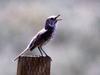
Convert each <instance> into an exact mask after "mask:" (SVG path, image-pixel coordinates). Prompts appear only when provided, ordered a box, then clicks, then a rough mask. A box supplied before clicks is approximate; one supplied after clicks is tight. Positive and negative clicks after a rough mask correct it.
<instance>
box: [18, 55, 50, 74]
mask: <svg viewBox="0 0 100 75" xmlns="http://www.w3.org/2000/svg"><path fill="white" fill-rule="evenodd" d="M50 65H51V58H50V57H48V56H46V57H27V56H21V57H19V59H18V66H17V75H50Z"/></svg>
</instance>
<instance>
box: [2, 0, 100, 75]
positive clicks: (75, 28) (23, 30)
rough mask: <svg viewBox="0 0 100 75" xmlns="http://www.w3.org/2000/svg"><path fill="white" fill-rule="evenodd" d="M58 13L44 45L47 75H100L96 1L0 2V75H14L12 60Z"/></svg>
mask: <svg viewBox="0 0 100 75" xmlns="http://www.w3.org/2000/svg"><path fill="white" fill-rule="evenodd" d="M58 14H61V17H60V18H62V19H63V20H62V21H60V22H59V23H58V24H57V28H56V32H55V36H54V39H53V40H52V41H51V42H50V43H48V44H47V45H46V46H44V49H45V51H46V52H47V53H48V55H49V56H51V57H52V60H53V61H52V67H51V75H100V0H0V75H16V69H17V62H12V60H13V58H14V57H15V56H16V55H18V54H19V53H20V52H22V51H23V50H24V49H25V48H26V46H27V45H28V43H29V41H30V40H31V38H32V37H33V36H34V35H35V34H36V33H37V32H38V31H39V30H40V29H42V28H43V27H44V24H45V20H46V18H47V17H48V16H51V15H58ZM36 51H37V50H36Z"/></svg>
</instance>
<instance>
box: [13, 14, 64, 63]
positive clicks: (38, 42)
mask: <svg viewBox="0 0 100 75" xmlns="http://www.w3.org/2000/svg"><path fill="white" fill-rule="evenodd" d="M59 16H60V14H58V15H57V16H49V17H48V18H47V19H46V22H45V26H44V28H43V29H41V30H40V31H39V32H38V33H37V34H36V35H35V36H34V37H33V38H32V40H31V41H30V43H29V44H28V46H27V47H26V49H25V50H24V51H23V52H21V53H20V54H19V55H18V56H17V57H15V59H14V61H15V60H17V59H18V58H19V57H20V56H21V55H23V54H24V53H25V52H26V51H28V50H29V51H33V50H34V49H35V48H38V50H39V51H40V54H41V56H43V53H44V54H45V56H48V55H47V53H46V52H45V51H44V50H43V49H42V46H43V45H45V44H46V43H48V41H50V39H51V38H52V36H53V33H54V32H55V28H56V23H57V22H58V21H60V20H62V19H59V18H58V17H59Z"/></svg>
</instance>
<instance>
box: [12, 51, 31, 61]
mask: <svg viewBox="0 0 100 75" xmlns="http://www.w3.org/2000/svg"><path fill="white" fill-rule="evenodd" d="M28 50H29V49H25V50H24V51H23V52H21V53H20V54H19V55H18V56H16V57H15V58H14V61H16V60H17V59H18V58H19V57H20V56H21V55H23V54H24V53H25V52H26V51H28Z"/></svg>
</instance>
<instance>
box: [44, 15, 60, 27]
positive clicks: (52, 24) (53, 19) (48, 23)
mask: <svg viewBox="0 0 100 75" xmlns="http://www.w3.org/2000/svg"><path fill="white" fill-rule="evenodd" d="M59 16H60V15H57V16H50V17H48V18H47V20H46V24H45V29H49V28H55V25H56V23H57V22H58V21H60V20H61V19H58V17H59Z"/></svg>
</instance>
